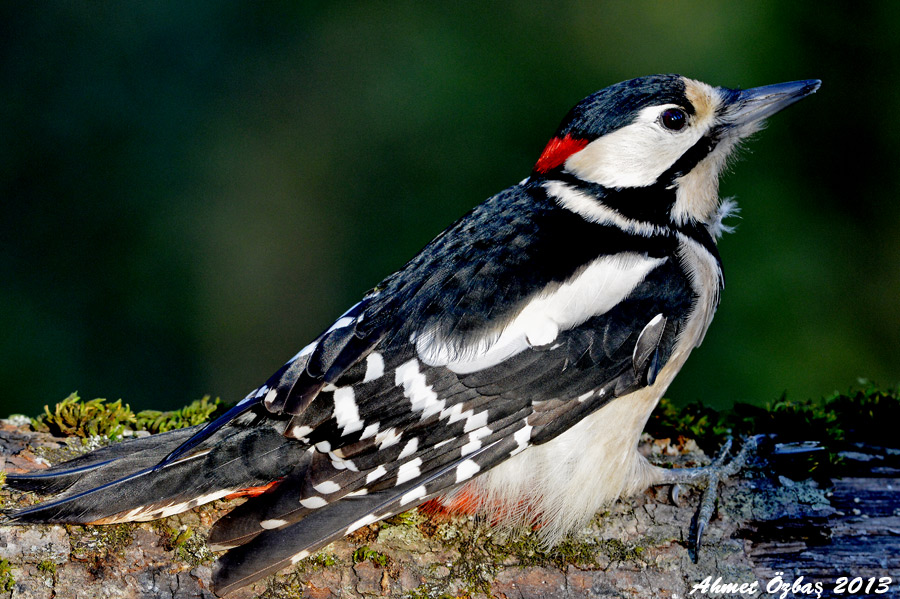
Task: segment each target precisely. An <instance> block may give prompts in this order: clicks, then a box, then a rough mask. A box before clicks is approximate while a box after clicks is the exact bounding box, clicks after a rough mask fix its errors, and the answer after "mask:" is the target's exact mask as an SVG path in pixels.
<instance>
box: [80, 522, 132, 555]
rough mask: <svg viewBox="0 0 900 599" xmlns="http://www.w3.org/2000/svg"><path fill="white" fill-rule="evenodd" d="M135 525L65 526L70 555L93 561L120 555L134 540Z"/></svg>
mask: <svg viewBox="0 0 900 599" xmlns="http://www.w3.org/2000/svg"><path fill="white" fill-rule="evenodd" d="M135 526H136V525H135V524H131V523H128V524H108V525H105V526H75V525H69V526H66V530H67V531H68V534H69V542H70V543H71V546H72V557H73V558H75V559H77V560H85V561H93V562H95V563H99V562H102V561H104V560H106V559H109V558H113V557H120V556H121V555H122V554H124V552H125V549H126V548H127V547H128V546H129V545H131V543H132V542H133V541H134V529H135Z"/></svg>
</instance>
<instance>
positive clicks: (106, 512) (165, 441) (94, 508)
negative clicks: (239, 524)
mask: <svg viewBox="0 0 900 599" xmlns="http://www.w3.org/2000/svg"><path fill="white" fill-rule="evenodd" d="M238 424H239V423H237V422H235V424H234V425H231V426H225V427H222V428H220V429H218V430H217V431H216V432H215V433H214V434H213V435H211V436H209V438H208V439H206V440H205V441H204V442H203V443H201V444H199V445H198V446H196V447H194V448H193V450H192V451H191V452H189V453H187V454H185V455H183V456H181V457H179V458H178V459H176V460H174V461H172V462H167V463H165V464H164V465H162V466H158V465H159V464H161V462H163V460H165V458H166V457H167V456H168V455H169V454H171V453H172V452H173V451H174V450H176V449H177V448H178V447H180V446H181V445H182V444H183V443H184V442H186V441H187V440H188V439H190V438H191V437H192V436H193V435H194V434H196V433H197V432H198V430H199V428H200V427H193V428H188V429H182V430H178V431H172V432H169V433H163V434H160V435H154V436H151V437H146V438H142V439H133V440H129V441H125V442H123V443H119V444H117V445H113V446H110V447H107V448H104V449H101V450H99V451H95V452H93V453H90V454H88V455H85V456H82V457H80V458H76V459H74V460H72V461H69V462H66V463H64V464H61V465H59V466H56V467H54V468H51V469H49V470H45V471H43V472H40V473H36V474H27V475H9V476H8V477H7V480H6V482H7V484H8V485H9V486H10V487H13V488H15V489H21V490H28V491H37V492H43V493H61V495H58V496H57V497H55V498H53V499H52V500H50V501H48V502H44V503H42V504H39V505H36V506H34V507H30V508H26V509H23V510H19V511H16V512H12V513H10V514H7V517H8V519H9V520H10V521H12V522H62V523H66V522H68V523H113V522H123V521H144V520H153V519H155V518H161V517H164V516H168V515H171V514H176V513H178V512H181V511H184V510H187V509H190V508H192V507H196V506H198V505H201V504H203V503H207V502H209V501H212V500H214V499H218V498H220V497H223V496H225V495H228V494H230V493H233V492H236V491H239V490H241V489H246V488H248V487H255V486H261V485H265V484H268V483H271V482H273V481H275V480H278V479H279V478H281V477H283V476H286V475H287V474H290V473H291V472H296V471H297V470H298V469H302V468H304V467H305V464H307V463H308V461H309V450H308V448H307V447H306V446H305V445H303V444H302V443H298V442H297V441H294V440H291V439H287V438H285V437H284V436H283V435H282V433H281V430H279V429H277V428H276V427H275V426H271V425H268V424H261V425H259V424H257V425H256V426H249V427H248V426H239V425H238Z"/></svg>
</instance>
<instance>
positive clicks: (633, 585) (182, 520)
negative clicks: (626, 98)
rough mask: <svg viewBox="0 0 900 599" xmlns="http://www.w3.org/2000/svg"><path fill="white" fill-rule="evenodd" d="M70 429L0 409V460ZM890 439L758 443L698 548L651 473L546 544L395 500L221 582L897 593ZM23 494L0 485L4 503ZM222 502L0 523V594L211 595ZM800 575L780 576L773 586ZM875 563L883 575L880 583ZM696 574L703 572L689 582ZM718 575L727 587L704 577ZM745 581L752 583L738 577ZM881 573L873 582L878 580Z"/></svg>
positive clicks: (43, 456) (536, 597) (665, 592)
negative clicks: (775, 451) (852, 448)
mask: <svg viewBox="0 0 900 599" xmlns="http://www.w3.org/2000/svg"><path fill="white" fill-rule="evenodd" d="M80 445H81V442H80V441H76V442H74V443H73V442H72V441H71V440H64V439H58V438H54V437H51V436H49V435H45V434H40V433H34V432H31V431H30V430H29V429H28V428H27V427H16V426H14V425H13V424H10V423H6V424H3V421H0V470H6V471H23V470H32V469H35V468H40V467H43V465H44V464H46V463H47V460H51V461H56V460H59V459H63V458H65V457H67V456H68V455H70V454H72V453H75V452H78V451H82V449H81V448H80ZM73 446H74V449H73ZM691 446H692V443H688V444H687V448H688V449H690V448H691ZM644 448H645V449H646V450H647V451H648V453H651V454H654V455H655V456H657V458H658V459H666V458H665V457H664V456H665V454H673V453H674V454H679V453H681V454H682V455H679V456H677V457H674V458H670V459H672V460H675V461H678V462H681V463H690V462H692V461H693V462H702V461H704V460H705V458H704V456H703V455H702V453H701V452H699V450H694V451H687V452H684V451H682V450H684V449H685V444H679V445H678V446H677V447H675V446H673V445H672V444H669V443H668V442H667V441H665V440H664V441H661V442H660V441H656V442H653V441H650V442H647V443H646V444H645V446H644ZM898 453H900V452H896V451H893V450H883V449H878V448H871V447H861V448H859V452H856V453H854V454H852V455H847V456H845V458H846V459H848V460H852V461H853V463H854V465H856V466H858V467H857V468H855V472H857V473H858V476H856V477H855V478H844V479H839V480H833V481H831V484H827V482H828V481H826V484H823V485H819V484H817V483H815V482H813V481H811V480H807V481H800V482H798V481H794V480H791V479H789V478H787V477H785V476H784V475H780V474H779V473H778V471H777V470H773V468H772V464H771V463H770V464H765V463H763V460H762V459H757V460H756V462H755V464H752V467H750V468H747V469H745V471H744V472H743V473H742V474H741V476H740V477H738V478H736V479H735V480H732V481H729V482H728V483H727V484H726V485H724V486H723V487H722V489H721V493H720V503H719V508H718V511H717V513H716V516H715V517H714V518H713V521H712V522H711V524H710V527H709V528H708V529H707V531H706V533H705V535H704V544H703V549H702V551H701V553H700V557H699V561H698V563H696V564H695V563H693V562H692V561H691V559H690V558H689V556H688V550H687V543H686V537H687V531H688V530H689V527H690V522H691V518H692V516H693V514H694V511H695V509H696V504H697V500H698V493H697V492H696V491H691V492H686V493H685V494H684V495H683V497H682V498H681V501H680V504H679V505H674V504H673V503H672V502H671V501H670V499H669V497H668V489H656V490H650V491H648V492H647V493H645V494H643V495H641V496H639V497H636V498H631V499H628V500H623V501H620V502H618V503H616V504H615V505H612V506H610V508H609V509H608V510H607V511H606V512H604V513H602V514H598V515H597V517H596V518H594V520H593V521H592V522H591V523H590V525H589V526H588V527H586V528H585V529H584V530H583V531H581V532H580V533H579V534H577V535H575V536H574V537H573V538H571V539H569V540H567V541H566V542H564V543H563V544H561V545H559V546H557V547H555V548H552V549H545V548H542V547H541V546H540V545H539V544H538V543H537V541H536V539H535V538H534V535H531V534H529V532H527V531H524V532H523V531H515V532H511V531H502V530H495V529H491V528H489V527H487V526H485V525H484V524H482V523H479V522H476V521H474V520H472V519H456V520H451V521H443V522H436V521H434V520H432V519H429V518H426V517H425V516H423V515H421V514H419V513H417V512H415V511H412V512H408V513H407V514H404V515H401V516H398V517H395V518H392V519H390V520H388V521H386V522H383V523H379V524H375V525H372V526H369V527H367V528H364V529H362V530H360V531H358V532H357V533H355V534H354V535H352V536H351V537H349V538H345V539H343V540H341V541H339V542H337V543H334V544H332V545H329V546H328V547H326V548H325V549H324V550H322V551H321V552H320V553H319V554H318V555H316V556H313V557H312V558H310V559H309V560H307V561H306V562H302V563H301V564H300V565H299V566H298V567H297V568H295V569H294V570H288V571H285V572H282V573H280V574H279V575H277V576H275V577H273V578H271V579H269V580H267V581H265V582H264V583H259V584H256V585H254V586H252V587H248V588H245V589H242V590H241V591H238V592H236V593H234V594H233V595H231V596H230V597H233V598H234V599H238V598H241V599H250V598H255V597H261V598H273V599H274V598H282V597H304V598H305V597H310V598H317V599H326V598H331V597H341V598H360V597H411V598H416V599H419V598H424V597H436V598H452V597H473V598H474V597H481V598H488V597H496V598H498V599H501V598H506V599H514V598H515V599H518V598H523V599H526V598H527V599H557V598H560V599H561V598H566V599H576V598H578V599H582V598H585V599H586V598H614V597H615V598H636V597H640V598H645V597H647V598H649V597H665V598H685V597H702V596H715V597H729V596H730V597H736V596H745V597H746V596H753V597H761V596H763V597H769V596H771V597H817V596H821V597H848V596H849V597H860V596H872V597H875V596H877V597H892V598H897V597H900V584H898V582H897V581H896V579H897V578H898V577H900V455H898ZM775 465H776V466H777V464H775ZM36 500H37V498H35V497H33V496H29V495H28V494H22V493H15V494H14V493H11V492H10V491H8V490H4V491H2V492H0V506H2V507H4V508H10V507H15V506H17V505H25V504H28V503H32V502H34V501H36ZM228 508H229V505H228V504H227V503H226V502H216V503H214V504H212V505H210V506H205V507H203V508H201V509H198V510H194V511H192V512H189V513H186V514H181V515H179V516H174V517H171V518H167V519H165V520H161V521H158V522H152V523H145V524H133V525H131V524H128V525H115V526H98V527H89V526H28V527H19V526H15V527H14V526H0V598H3V597H13V598H17V599H18V598H28V599H32V598H34V599H37V598H41V599H45V598H46V599H49V598H57V599H63V598H94V597H108V598H129V599H130V598H144V597H146V598H151V597H153V598H156V597H163V598H189V597H203V598H212V597H213V595H212V593H211V592H210V591H209V580H210V575H211V572H212V565H213V560H214V558H215V556H214V555H213V554H212V553H211V552H210V551H209V550H208V549H207V548H206V546H205V543H204V539H205V535H206V532H207V530H208V529H209V526H210V524H211V523H212V522H214V521H215V519H216V518H217V517H218V516H219V515H220V514H221V513H223V511H224V510H227V509H228ZM4 560H5V561H4ZM801 576H802V577H803V578H802V580H801V581H800V583H799V584H797V585H795V586H794V588H793V589H791V590H785V588H784V587H780V586H776V585H777V583H778V582H779V580H783V581H784V582H785V583H787V584H788V585H790V584H791V583H794V582H796V581H798V579H799V578H800V577H801ZM842 576H846V577H848V578H849V579H850V580H849V581H848V582H849V583H850V584H849V587H850V588H849V589H845V591H844V592H843V593H840V592H836V591H835V585H836V584H837V583H838V582H839V578H840V577H842ZM855 577H860V578H861V579H862V582H861V583H856V584H861V588H860V589H856V591H855V592H850V591H853V590H854V589H855V588H856V584H854V583H853V582H852V581H853V579H854V578H855ZM882 577H887V578H890V582H889V583H887V584H886V585H885V584H882V581H880V580H879V579H880V578H882ZM706 579H709V580H708V583H709V585H708V587H707V588H705V589H704V588H702V587H701V588H696V586H695V585H702V584H703V582H704V580H706ZM717 579H721V580H720V581H719V584H720V585H722V584H728V583H730V584H733V585H734V587H732V588H731V589H728V588H723V587H721V586H719V587H715V586H714V583H715V582H716V580H717ZM870 579H872V580H873V582H871V583H870ZM754 582H756V583H757V587H756V588H757V589H758V591H757V592H756V593H747V592H745V593H740V592H739V591H738V590H737V587H738V585H740V584H742V583H747V586H745V587H744V589H745V590H748V588H750V587H749V585H751V584H752V583H754ZM816 583H820V584H821V587H822V590H821V592H820V593H817V592H816V589H815V586H814V585H815V584H816ZM804 584H806V585H809V586H806V587H804V586H803V585H804ZM885 586H886V587H887V591H886V592H883V593H876V590H878V589H879V588H884V587H885ZM867 588H868V592H866V591H867ZM692 590H693V591H694V592H693V593H692ZM716 590H718V591H720V592H715V591H716ZM729 590H730V591H733V592H727V591H729ZM722 591H726V592H722Z"/></svg>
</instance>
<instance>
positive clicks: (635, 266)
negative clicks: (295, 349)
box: [7, 75, 819, 594]
mask: <svg viewBox="0 0 900 599" xmlns="http://www.w3.org/2000/svg"><path fill="white" fill-rule="evenodd" d="M818 87H819V81H815V80H810V81H798V82H793V83H783V84H778V85H770V86H767V87H759V88H754V89H748V90H743V91H741V90H734V89H726V88H721V87H712V86H709V85H706V84H704V83H701V82H699V81H694V80H691V79H688V78H685V77H681V76H677V75H659V76H651V77H642V78H639V79H633V80H631V81H625V82H622V83H619V84H616V85H613V86H610V87H608V88H606V89H603V90H601V91H598V92H596V93H594V94H592V95H590V96H588V97H587V98H585V99H584V100H582V101H581V102H580V103H579V104H578V105H576V106H575V107H574V108H573V109H572V110H571V111H570V112H569V114H568V115H567V116H566V117H565V119H564V120H563V121H562V124H561V125H560V127H559V129H558V130H557V132H556V134H555V135H554V136H553V138H552V139H551V140H550V142H549V143H548V144H547V146H546V148H545V149H544V151H543V153H542V154H541V156H540V158H539V159H538V161H537V163H536V164H535V166H534V168H533V170H532V172H531V174H530V176H529V177H528V178H527V179H525V180H524V181H522V182H521V183H519V184H518V185H514V186H512V187H510V188H508V189H506V190H504V191H502V192H500V193H499V194H497V195H495V196H493V197H492V198H490V199H488V200H487V201H486V202H484V203H483V204H481V205H480V206H478V207H476V208H475V209H473V210H472V211H471V212H469V213H468V214H467V215H465V216H464V217H462V218H461V219H460V220H458V221H457V222H456V223H454V224H453V225H452V226H450V227H449V228H448V229H447V230H446V231H444V232H443V233H441V234H440V235H439V236H438V237H437V238H436V239H435V240H434V241H432V242H431V243H430V244H428V246H426V247H425V249H423V250H422V251H421V252H420V253H419V254H418V255H417V256H416V257H414V258H413V259H412V260H411V261H410V262H409V263H407V264H406V265H405V266H404V267H403V268H401V269H400V270H399V271H398V272H396V273H395V274H393V275H391V276H389V277H388V278H386V279H385V280H384V281H383V282H381V283H380V284H379V285H378V286H377V287H376V288H375V289H373V290H372V291H371V292H369V293H368V294H366V295H365V297H363V299H362V301H360V302H359V303H358V304H356V305H355V306H353V307H352V308H351V309H350V310H348V311H347V312H346V313H345V314H343V315H342V316H341V317H340V318H338V319H337V320H336V321H335V322H334V324H333V325H331V327H329V328H328V330H326V331H325V332H324V333H322V334H321V335H320V336H319V337H318V338H317V339H316V340H315V341H313V342H312V343H311V344H309V345H307V346H306V347H305V348H303V349H302V350H301V351H300V352H299V353H298V354H297V355H296V356H294V357H293V358H291V360H290V361H288V362H287V364H285V365H284V366H282V368H281V369H280V370H278V372H276V373H275V374H274V375H273V376H272V377H271V378H270V379H269V380H268V381H267V382H266V383H265V384H264V385H262V386H261V387H259V388H257V389H256V390H254V391H253V392H251V393H250V394H249V395H248V396H247V397H246V398H245V399H243V400H242V401H241V402H240V403H238V404H237V405H236V406H235V407H234V408H232V409H231V410H229V411H228V412H227V413H226V414H224V415H223V416H222V417H220V418H218V419H217V420H215V421H214V422H212V423H210V424H208V425H206V426H202V427H195V428H191V429H185V430H180V431H174V432H170V433H166V434H161V435H156V436H152V437H148V438H142V439H137V440H132V441H128V442H125V443H121V444H118V445H113V446H111V447H108V448H105V449H102V450H99V451H96V452H94V453H91V454H88V455H85V456H83V457H80V458H77V459H75V460H72V461H71V462H68V463H65V464H62V465H60V466H56V467H54V468H51V469H49V470H46V471H43V472H41V473H39V474H33V475H11V476H9V477H8V478H7V484H9V485H10V486H12V487H17V488H20V489H30V490H36V491H41V492H54V493H60V495H59V496H58V497H56V498H54V499H52V500H50V501H47V502H45V503H43V504H40V505H37V506H34V507H30V508H27V509H24V510H22V511H19V512H17V513H14V514H12V515H11V516H10V519H11V520H12V521H15V522H86V523H113V522H123V521H135V520H151V519H155V518H160V517H163V516H167V515H170V514H174V513H177V512H180V511H183V510H186V509H189V508H191V507H194V506H196V505H200V504H202V503H205V502H208V501H211V500H214V499H217V498H221V497H225V496H227V495H230V494H234V493H236V492H240V491H241V490H243V489H246V488H250V487H263V491H264V492H261V493H259V494H258V495H256V496H255V497H252V498H251V499H250V500H249V501H247V502H246V503H244V504H242V505H240V506H238V507H236V508H235V509H233V510H232V511H231V512H230V513H229V514H228V515H226V516H225V517H223V518H222V519H221V520H219V521H218V522H217V523H216V524H215V526H214V527H213V529H212V531H211V534H210V543H211V544H212V545H214V546H215V547H217V548H220V549H229V551H228V552H227V553H225V554H224V555H223V556H222V557H221V558H220V560H219V565H218V567H217V570H216V574H215V577H214V578H215V579H214V588H215V590H216V592H217V593H218V594H226V593H228V592H230V591H232V590H234V589H236V588H238V587H241V586H243V585H246V584H249V583H251V582H253V581H255V580H258V579H259V578H261V577H263V576H265V575H267V574H270V573H273V572H275V571H277V570H280V569H282V568H284V567H285V566H288V565H290V564H292V563H296V562H297V561H299V560H301V559H303V558H304V557H306V556H308V555H310V553H311V552H312V551H314V550H316V549H317V548H319V547H321V546H323V545H325V544H326V543H328V542H330V541H332V540H334V539H336V538H339V537H341V536H343V535H346V534H348V533H350V532H352V531H354V530H356V529H358V528H360V527H362V526H365V525H367V524H370V523H373V522H376V521H378V520H380V519H382V518H385V517H387V516H389V515H392V514H396V513H398V512H402V511H404V510H408V509H410V508H413V507H415V506H417V505H419V504H421V503H423V502H425V501H429V500H437V501H439V502H441V503H442V504H444V505H446V506H448V507H451V508H452V507H454V506H457V507H458V506H462V505H465V506H467V507H469V508H474V509H478V510H481V511H488V512H490V513H491V515H492V516H493V519H494V520H505V521H522V520H523V519H524V520H526V521H528V522H530V523H537V524H539V525H540V526H539V527H538V530H539V533H540V534H541V535H543V536H544V537H545V539H546V540H547V541H548V542H554V541H556V540H559V539H560V538H561V537H562V536H563V535H565V534H566V533H567V532H569V531H571V530H572V529H573V528H575V527H577V526H579V525H582V524H583V523H585V522H586V521H587V520H588V519H589V518H590V517H591V516H592V515H593V514H594V513H595V512H596V511H597V510H598V508H600V507H601V506H602V505H603V504H604V503H606V502H609V501H611V500H614V499H615V498H616V497H618V496H620V495H622V494H624V493H631V492H634V491H637V490H640V489H644V488H646V487H647V486H649V485H652V484H657V483H660V482H665V481H668V480H671V479H672V477H671V476H668V475H666V474H664V473H663V471H662V470H661V469H660V468H657V467H655V466H652V465H650V464H649V463H648V462H647V460H646V459H644V458H643V457H641V455H640V454H639V453H638V452H637V443H638V437H639V435H640V433H641V431H642V429H643V427H644V425H645V423H646V421H647V418H648V417H649V415H650V412H651V411H652V410H653V408H654V406H655V405H656V403H657V401H658V400H659V398H660V397H661V396H662V394H663V392H664V391H665V390H666V388H667V387H668V386H669V383H671V382H672V379H673V377H674V376H675V375H676V374H677V372H678V371H679V370H680V369H681V367H682V365H683V364H684V362H685V360H686V359H687V357H688V355H689V354H690V352H691V350H692V349H693V348H694V347H696V346H697V345H699V344H700V342H701V341H702V339H703V336H704V334H705V332H706V329H707V327H708V326H709V323H710V320H711V319H712V317H713V313H714V312H715V310H716V306H717V304H718V301H719V293H720V291H721V289H722V285H723V279H722V268H721V263H720V260H719V255H718V253H717V251H716V239H717V238H718V237H719V236H720V234H721V233H722V232H723V231H724V230H725V229H726V227H725V225H723V224H722V219H723V217H724V216H726V215H727V214H728V213H729V211H730V210H732V208H733V204H732V203H731V202H721V201H720V200H719V196H718V181H719V175H720V173H721V172H722V170H723V167H724V166H725V164H726V160H727V158H728V156H729V155H730V154H731V152H732V150H734V148H735V146H736V145H737V144H738V143H739V142H740V140H741V139H743V138H745V137H747V136H748V135H749V134H751V133H753V132H754V131H756V130H758V129H759V127H760V125H761V123H762V121H763V119H764V118H766V117H768V116H769V115H771V114H773V113H775V112H777V111H778V110H781V109H782V108H784V107H785V106H787V105H789V104H792V103H794V102H796V101H797V100H799V99H801V98H803V97H805V96H807V95H809V94H811V93H813V92H814V91H816V89H818Z"/></svg>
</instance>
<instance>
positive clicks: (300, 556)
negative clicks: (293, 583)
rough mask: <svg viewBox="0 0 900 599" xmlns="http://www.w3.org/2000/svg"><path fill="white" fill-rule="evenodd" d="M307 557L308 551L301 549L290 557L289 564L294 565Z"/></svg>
mask: <svg viewBox="0 0 900 599" xmlns="http://www.w3.org/2000/svg"><path fill="white" fill-rule="evenodd" d="M308 557H309V551H306V550H304V551H301V552H300V553H297V554H295V555H294V556H293V557H292V558H291V565H292V566H295V565H297V564H298V563H299V562H300V561H301V560H305V559H306V558H308Z"/></svg>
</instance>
